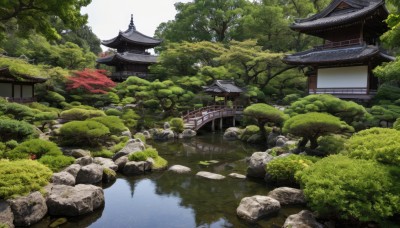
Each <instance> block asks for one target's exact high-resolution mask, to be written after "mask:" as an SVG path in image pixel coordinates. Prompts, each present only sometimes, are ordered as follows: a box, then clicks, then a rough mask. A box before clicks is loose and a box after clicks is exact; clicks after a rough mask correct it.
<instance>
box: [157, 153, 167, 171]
mask: <svg viewBox="0 0 400 228" xmlns="http://www.w3.org/2000/svg"><path fill="white" fill-rule="evenodd" d="M167 165H168V161H167V160H165V159H164V158H162V157H161V156H157V157H156V158H155V159H154V164H153V169H162V168H165V167H167Z"/></svg>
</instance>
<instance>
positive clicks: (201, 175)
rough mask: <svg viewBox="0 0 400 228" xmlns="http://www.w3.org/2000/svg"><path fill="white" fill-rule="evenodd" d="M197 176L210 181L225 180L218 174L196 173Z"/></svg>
mask: <svg viewBox="0 0 400 228" xmlns="http://www.w3.org/2000/svg"><path fill="white" fill-rule="evenodd" d="M196 176H198V177H203V178H206V179H210V180H222V179H225V176H222V175H220V174H216V173H210V172H205V171H200V172H198V173H196Z"/></svg>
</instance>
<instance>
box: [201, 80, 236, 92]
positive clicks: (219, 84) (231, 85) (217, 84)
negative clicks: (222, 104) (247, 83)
mask: <svg viewBox="0 0 400 228" xmlns="http://www.w3.org/2000/svg"><path fill="white" fill-rule="evenodd" d="M203 88H204V91H205V92H208V93H243V92H244V90H243V89H242V88H240V87H238V86H236V85H235V82H234V81H232V80H215V81H214V82H213V84H211V85H209V86H204V87H203Z"/></svg>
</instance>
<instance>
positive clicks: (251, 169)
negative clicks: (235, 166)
mask: <svg viewBox="0 0 400 228" xmlns="http://www.w3.org/2000/svg"><path fill="white" fill-rule="evenodd" d="M273 159H274V157H273V156H272V155H270V154H268V153H266V152H255V153H253V154H252V155H251V157H250V158H249V160H248V167H247V176H250V177H257V178H264V176H265V165H266V164H267V163H268V162H270V161H272V160H273Z"/></svg>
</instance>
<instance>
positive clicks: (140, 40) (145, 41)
mask: <svg viewBox="0 0 400 228" xmlns="http://www.w3.org/2000/svg"><path fill="white" fill-rule="evenodd" d="M161 42H162V40H159V39H155V38H153V37H150V36H146V35H144V34H142V33H140V32H138V31H137V30H136V27H135V25H134V23H133V16H131V22H130V24H129V28H128V30H126V31H125V32H121V31H120V32H119V34H118V36H116V37H114V38H112V39H109V40H103V41H102V42H101V44H103V45H104V46H107V47H110V48H118V46H119V45H124V44H125V43H128V44H132V45H143V46H146V47H148V48H152V47H155V46H157V45H159V44H160V43H161Z"/></svg>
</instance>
